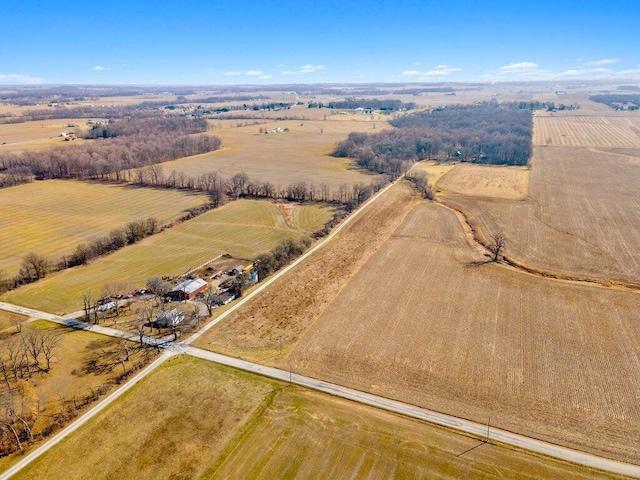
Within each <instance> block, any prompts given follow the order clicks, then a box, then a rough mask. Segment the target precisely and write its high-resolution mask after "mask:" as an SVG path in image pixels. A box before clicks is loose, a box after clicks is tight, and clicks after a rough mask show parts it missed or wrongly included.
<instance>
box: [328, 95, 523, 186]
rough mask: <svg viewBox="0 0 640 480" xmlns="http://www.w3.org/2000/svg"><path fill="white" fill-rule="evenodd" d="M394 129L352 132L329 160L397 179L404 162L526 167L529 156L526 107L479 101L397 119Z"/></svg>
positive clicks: (404, 166) (516, 104)
mask: <svg viewBox="0 0 640 480" xmlns="http://www.w3.org/2000/svg"><path fill="white" fill-rule="evenodd" d="M390 123H391V124H392V125H393V126H394V127H396V128H395V129H394V130H387V131H382V132H378V133H376V134H373V135H367V134H364V133H351V134H349V137H348V138H347V140H345V141H344V142H341V143H339V144H338V145H337V146H336V148H335V150H334V151H333V155H335V156H337V157H349V158H355V159H356V162H357V164H358V166H360V167H362V168H366V169H367V170H370V171H374V172H378V173H387V174H391V175H399V174H400V173H402V171H403V169H405V168H406V165H405V162H413V161H417V160H425V159H436V160H441V161H450V160H457V161H462V162H473V163H484V164H499V165H526V164H527V162H528V160H529V157H530V156H531V152H532V148H531V134H532V131H533V122H532V115H531V104H530V103H526V102H522V103H506V104H498V103H496V102H484V103H480V104H476V105H454V106H449V107H441V108H436V109H433V110H426V111H424V112H419V113H413V114H408V115H403V116H398V117H396V118H395V119H393V120H391V121H390Z"/></svg>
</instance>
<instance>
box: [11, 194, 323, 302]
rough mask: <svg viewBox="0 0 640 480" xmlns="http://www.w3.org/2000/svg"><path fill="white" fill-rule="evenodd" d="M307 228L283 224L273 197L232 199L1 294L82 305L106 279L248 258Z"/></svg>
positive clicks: (138, 282) (139, 280) (139, 277)
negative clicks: (217, 259) (229, 257)
mask: <svg viewBox="0 0 640 480" xmlns="http://www.w3.org/2000/svg"><path fill="white" fill-rule="evenodd" d="M305 208H306V207H305ZM310 208H312V207H310ZM308 233H310V232H308V231H305V230H304V229H301V228H293V227H290V226H287V223H286V221H285V218H284V216H283V215H282V213H281V212H280V210H279V209H278V207H277V206H276V205H275V203H273V202H268V201H258V200H238V201H234V202H231V203H229V204H227V205H225V206H223V207H221V208H218V209H216V210H211V211H209V212H207V213H205V214H203V215H201V216H199V217H197V218H194V219H192V220H189V221H187V222H184V223H181V224H179V225H177V226H175V227H173V228H170V229H168V230H165V231H164V232H161V233H158V234H156V235H153V236H151V237H148V238H146V239H144V240H142V241H141V242H140V243H138V244H135V245H131V246H128V247H125V248H123V249H122V250H119V251H117V252H114V253H113V254H111V255H107V256H105V257H103V258H100V259H97V260H96V261H94V262H93V263H91V264H89V265H87V266H83V267H76V268H72V269H68V270H64V271H62V272H59V273H56V274H53V275H50V276H48V277H47V278H45V279H43V280H40V281H38V282H35V283H32V284H29V285H25V286H23V287H21V288H19V289H17V290H14V291H11V292H8V293H7V294H5V295H3V297H2V298H4V299H5V300H6V301H9V302H12V303H16V304H19V305H26V306H29V307H33V308H38V309H42V310H45V311H50V312H70V311H72V310H79V309H80V308H81V307H82V295H83V293H84V292H87V291H91V292H92V294H93V296H94V297H95V296H96V295H101V294H102V292H103V290H104V286H105V284H106V283H122V284H127V285H128V286H129V287H130V288H131V289H133V288H141V287H142V286H144V285H145V284H146V281H147V279H148V278H149V277H152V276H155V275H159V276H165V275H166V276H175V275H180V274H182V273H185V272H187V271H189V270H190V269H192V268H195V267H197V266H199V265H201V264H203V263H205V262H207V261H208V260H211V259H212V258H214V257H216V256H218V255H220V254H222V253H229V254H231V255H232V256H234V257H236V258H246V259H252V258H253V257H255V256H256V255H257V254H258V253H261V252H265V251H268V250H270V249H271V248H273V247H274V246H275V245H277V244H278V243H279V242H280V241H282V240H283V239H285V238H289V237H293V238H300V237H302V236H304V235H307V234H308Z"/></svg>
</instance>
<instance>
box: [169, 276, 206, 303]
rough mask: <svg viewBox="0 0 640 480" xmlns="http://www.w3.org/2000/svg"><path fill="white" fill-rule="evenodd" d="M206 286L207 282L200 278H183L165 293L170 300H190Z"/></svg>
mask: <svg viewBox="0 0 640 480" xmlns="http://www.w3.org/2000/svg"><path fill="white" fill-rule="evenodd" d="M207 286H208V284H207V282H205V281H204V280H202V279H201V278H195V279H193V280H185V281H184V282H182V283H181V284H179V285H176V286H175V287H173V289H171V291H170V292H169V293H168V294H167V295H168V296H169V297H170V298H171V299H172V300H191V299H192V298H193V297H195V296H196V295H197V294H199V293H201V292H204V291H205V290H206V289H207Z"/></svg>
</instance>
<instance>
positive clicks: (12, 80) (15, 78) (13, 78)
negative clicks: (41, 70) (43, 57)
mask: <svg viewBox="0 0 640 480" xmlns="http://www.w3.org/2000/svg"><path fill="white" fill-rule="evenodd" d="M43 82H44V80H43V79H42V78H38V77H30V76H28V75H22V74H21V73H9V74H6V75H4V74H2V73H0V84H5V85H7V84H8V85H18V84H29V85H32V84H34V83H43Z"/></svg>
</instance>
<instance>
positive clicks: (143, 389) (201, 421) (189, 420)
mask: <svg viewBox="0 0 640 480" xmlns="http://www.w3.org/2000/svg"><path fill="white" fill-rule="evenodd" d="M275 388H276V383H275V382H271V381H269V380H266V379H263V378H260V377H256V376H252V375H249V374H246V373H243V372H240V371H237V370H232V369H228V368H224V367H220V366H216V365H215V364H213V363H209V362H205V361H203V360H196V359H193V358H189V357H177V358H172V359H169V360H167V361H166V362H165V363H163V364H162V365H161V366H160V367H159V368H158V370H156V371H155V372H153V374H152V375H150V376H149V377H147V378H145V379H144V380H142V381H141V382H140V383H139V384H138V385H136V386H135V387H134V388H133V389H132V390H131V391H129V392H127V393H126V394H125V395H124V396H123V397H122V398H121V399H119V400H118V402H117V403H115V404H113V405H111V406H110V407H109V408H107V409H106V410H104V411H103V412H101V413H100V414H98V416H97V417H96V418H94V419H93V420H91V421H90V422H89V423H88V424H87V425H86V426H84V427H83V428H82V429H81V430H79V431H77V432H75V433H74V434H73V435H72V436H70V437H69V438H67V439H66V440H65V441H64V442H62V443H60V444H58V445H56V446H55V447H54V448H53V449H51V450H50V451H49V452H47V453H46V454H45V455H43V456H42V457H40V458H38V459H37V460H36V461H34V462H32V463H31V464H29V466H28V467H27V468H25V469H24V470H22V471H21V472H20V473H19V474H17V475H16V476H15V477H14V478H24V479H27V478H28V479H32V478H38V479H43V480H44V479H48V480H54V479H65V480H67V479H86V478H131V479H135V478H149V479H151V478H153V479H165V478H166V479H169V478H171V479H192V478H199V477H200V475H201V474H202V473H203V471H204V470H205V469H206V467H207V466H208V465H209V464H210V462H211V461H212V460H213V459H215V458H216V457H217V456H218V455H220V454H221V453H222V451H223V449H224V448H225V445H227V444H228V443H229V442H230V441H232V440H233V439H234V437H236V436H238V435H239V434H241V432H242V430H243V429H244V428H246V427H245V425H246V424H247V423H249V425H250V424H251V422H252V416H254V415H259V414H260V413H261V410H262V409H263V408H265V406H266V404H268V403H269V401H270V400H271V397H272V395H273V390H274V389H275ZM105 432H109V434H108V435H105ZM88 446H91V447H90V448H88ZM78 452H82V455H80V456H79V455H78ZM88 468H89V470H88Z"/></svg>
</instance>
